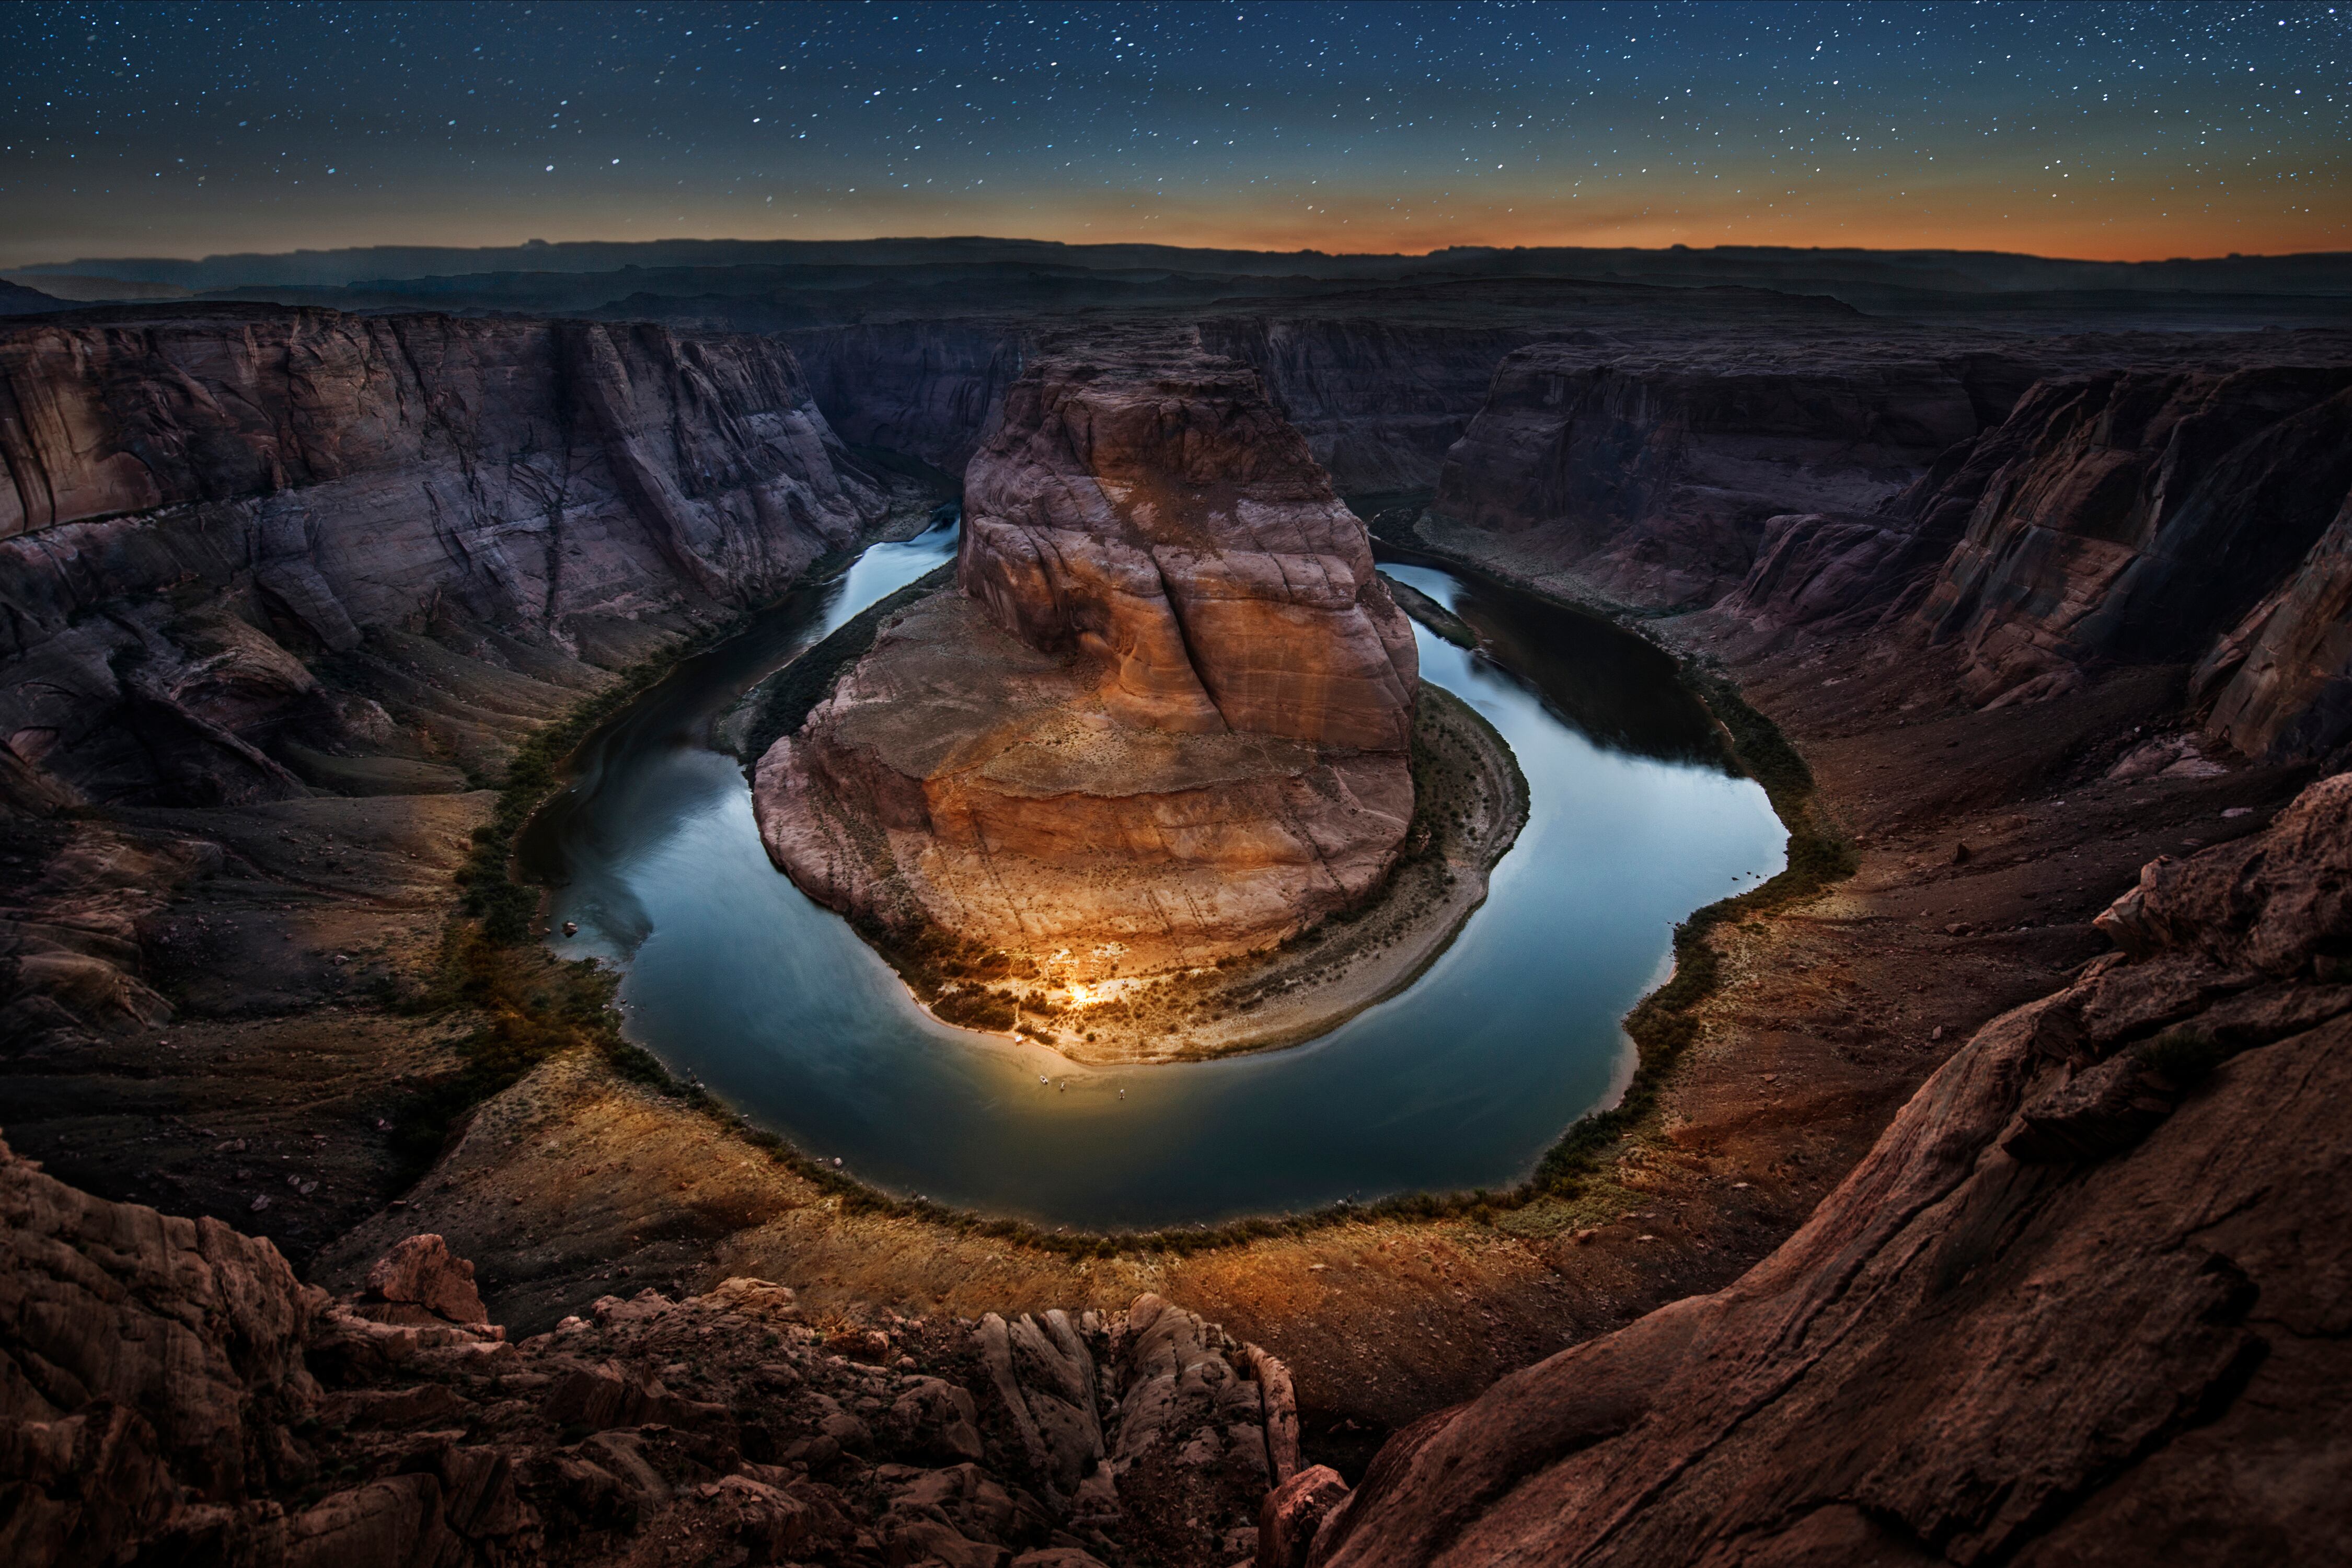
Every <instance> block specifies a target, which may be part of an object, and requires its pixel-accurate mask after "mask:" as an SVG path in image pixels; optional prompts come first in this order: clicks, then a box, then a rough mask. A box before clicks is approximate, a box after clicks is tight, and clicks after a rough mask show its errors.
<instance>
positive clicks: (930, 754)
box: [755, 348, 1418, 984]
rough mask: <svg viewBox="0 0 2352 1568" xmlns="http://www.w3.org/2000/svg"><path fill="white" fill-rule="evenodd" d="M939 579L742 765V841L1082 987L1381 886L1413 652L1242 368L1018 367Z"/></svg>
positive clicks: (1197, 364) (1200, 960)
mask: <svg viewBox="0 0 2352 1568" xmlns="http://www.w3.org/2000/svg"><path fill="white" fill-rule="evenodd" d="M957 580H958V585H959V588H960V590H961V591H960V592H958V593H954V594H945V595H939V596H936V597H934V598H932V599H929V600H928V601H926V602H923V603H921V604H919V605H916V606H915V607H913V608H911V609H909V610H907V611H905V612H903V613H901V614H899V615H898V616H895V617H894V618H893V619H891V620H890V621H887V622H886V623H885V625H884V626H883V627H882V629H881V631H880V633H879V635H878V636H877V638H876V640H875V643H874V647H873V651H872V652H871V653H870V654H868V655H867V656H866V658H865V659H863V660H862V661H861V662H860V663H858V664H857V665H856V667H855V668H852V669H851V670H850V671H849V672H848V673H847V674H846V675H845V676H844V677H843V678H842V679H841V681H840V684H839V686H838V687H837V688H836V689H835V692H834V694H833V695H832V697H831V698H830V699H829V700H826V701H825V702H824V703H823V704H822V705H821V706H819V707H818V708H817V709H816V710H814V712H813V713H811V714H810V715H809V717H808V721H807V722H806V724H805V725H804V726H803V728H802V729H801V731H799V733H797V734H794V735H787V736H785V737H784V738H782V740H780V741H778V742H776V743H775V744H774V745H773V746H772V748H771V749H770V750H769V752H767V754H766V755H765V756H764V757H763V758H761V761H760V763H759V766H758V771H757V782H756V791H755V798H756V802H757V805H758V810H759V816H760V822H761V836H762V837H763V839H764V840H765V842H766V843H767V846H768V848H769V852H770V853H771V854H772V856H773V857H774V858H775V859H776V861H777V863H778V864H779V865H780V866H782V867H783V868H785V869H786V870H788V871H789V872H791V873H792V875H793V878H794V879H795V880H796V881H798V882H799V883H800V885H801V886H802V887H803V888H804V889H807V890H808V891H809V892H810V893H811V894H813V895H814V896H815V897H817V898H819V899H821V900H824V901H825V902H826V903H828V904H831V905H833V906H834V907H835V908H837V909H842V910H847V911H849V912H851V913H853V914H854V915H856V916H857V917H858V918H860V919H861V920H863V921H866V922H868V923H869V924H870V925H872V926H874V927H877V928H879V929H881V930H883V931H888V932H890V933H892V934H893V935H895V936H897V937H898V938H901V939H907V938H911V937H914V936H917V935H919V933H921V932H923V931H944V932H946V933H949V934H950V935H952V936H953V937H955V938H958V939H961V940H963V941H967V942H976V943H978V944H979V945H981V946H982V947H986V948H992V949H1001V950H1003V951H1004V952H1010V953H1013V954H1016V955H1019V956H1020V957H1022V958H1024V959H1026V960H1028V961H1031V962H1034V963H1041V964H1042V963H1051V964H1053V965H1055V973H1056V974H1057V975H1058V976H1059V977H1060V978H1062V979H1065V980H1067V981H1076V982H1077V983H1080V984H1092V983H1095V982H1098V981H1101V980H1104V979H1105V978H1107V977H1108V975H1110V974H1111V973H1113V972H1114V971H1115V970H1117V971H1121V972H1123V973H1126V974H1128V975H1129V976H1132V975H1134V974H1135V973H1138V972H1139V971H1145V972H1149V971H1152V970H1157V969H1165V968H1168V967H1171V966H1177V967H1182V966H1195V965H1200V964H1205V963H1214V962H1215V961H1216V960H1218V959H1220V958H1223V957H1228V956H1232V955H1234V954H1238V953H1242V952H1249V951H1251V950H1254V949H1257V948H1262V947H1265V946H1266V945H1268V944H1270V943H1273V942H1277V941H1279V940H1280V939H1281V938H1282V937H1284V936H1286V935H1288V934H1289V933H1291V932H1293V931H1297V930H1299V929H1301V928H1302V927H1304V926H1306V925H1308V924H1311V923H1312V922H1314V921H1316V920H1318V918H1320V917H1321V916H1323V915H1325V914H1327V913H1328V912H1330V911H1332V910H1338V909H1341V908H1344V907H1346V906H1347V905H1349V904H1350V903H1352V902H1354V901H1355V900H1360V899H1361V898H1362V897H1363V896H1364V895H1365V894H1367V893H1368V892H1369V891H1370V890H1371V889H1373V888H1374V887H1376V886H1377V885H1378V884H1379V883H1380V881H1381V878H1382V876H1383V875H1384V874H1385V872H1386V871H1387V869H1388V868H1389V866H1390V863H1391V861H1392V860H1393V858H1395V855H1396V853H1397V851H1398V848H1399V846H1400V842H1401V841H1402V838H1403V836H1404V832H1405V828H1406V826H1407V823H1408V821H1409V820H1410V818H1411V816H1412V776H1411V773H1410V770H1409V766H1408V761H1407V752H1408V749H1409V745H1410V738H1411V733H1412V713H1413V702H1414V696H1415V691H1416V687H1417V681H1418V674H1417V661H1416V658H1415V654H1414V651H1413V644H1412V632H1411V629H1410V627H1409V626H1408V625H1407V624H1406V621H1405V619H1404V617H1403V616H1402V613H1400V612H1399V611H1398V609H1397V607H1396V605H1395V604H1394V603H1393V601H1392V600H1391V598H1390V596H1389V594H1388V591H1387V589H1386V588H1385V587H1383V586H1382V585H1381V582H1380V580H1379V577H1378V575H1377V574H1376V573H1375V572H1374V570H1373V567H1372V561H1371V552H1370V547H1369V542H1368V541H1367V540H1366V537H1365V534H1364V531H1363V527H1362V524H1360V522H1359V521H1357V520H1356V519H1355V518H1354V517H1353V516H1352V515H1351V514H1350V513H1349V511H1348V510H1347V509H1346V508H1345V507H1344V506H1343V505H1341V504H1340V502H1339V500H1338V498H1337V497H1335V496H1334V495H1333V494H1332V492H1331V489H1330V486H1329V483H1328V480H1327V479H1326V478H1325V477H1324V475H1323V473H1322V471H1321V470H1320V469H1319V468H1317V467H1316V466H1315V464H1314V462H1313V460H1312V459H1311V458H1309V457H1308V456H1307V450H1306V447H1305V444H1304V443H1303V442H1302V441H1301V440H1300V439H1299V437H1298V436H1297V432H1296V431H1293V430H1292V429H1290V428H1289V427H1288V426H1286V424H1284V422H1283V421H1282V420H1281V418H1280V417H1279V416H1277V415H1276V413H1275V412H1274V410H1273V409H1272V408H1271V407H1270V406H1269V405H1268V404H1267V402H1266V400H1265V393H1264V390H1263V386H1262V384H1261V383H1260V381H1259V379H1258V377H1257V376H1256V375H1255V374H1254V373H1252V372H1251V371H1249V370H1248V369H1246V368H1245V367H1243V366H1239V365H1235V364H1234V363H1231V362H1228V361H1223V360H1218V359H1213V358H1210V357H1206V356H1203V355H1201V354H1199V353H1197V352H1195V351H1192V350H1190V349H1188V348H1176V349H1162V350H1157V351H1151V350H1145V349H1127V350H1122V351H1121V353H1119V354H1118V356H1116V357H1114V358H1112V359H1110V360H1108V361H1107V362H1106V361H1098V360H1091V359H1086V358H1077V357H1065V358H1057V359H1052V360H1047V361H1044V362H1041V363H1037V364H1034V365H1033V366H1032V367H1031V368H1030V369H1029V371H1028V372H1026V373H1025V374H1024V376H1023V377H1022V379H1021V380H1020V381H1019V382H1017V383H1015V384H1013V387H1012V388H1011V390H1010V391H1009V392H1008V394H1007V395H1006V399H1005V413H1004V418H1003V424H1002V426H1000V427H999V429H998V430H997V432H996V433H995V434H994V435H993V436H992V437H991V438H990V440H989V442H988V444H987V446H986V447H985V448H984V449H983V450H982V452H981V454H980V455H979V456H978V457H977V458H974V460H973V462H972V465H971V468H970V470H969V471H968V473H967V476H966V496H965V512H964V537H963V542H962V546H961V554H960V557H959V561H958V566H957Z"/></svg>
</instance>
